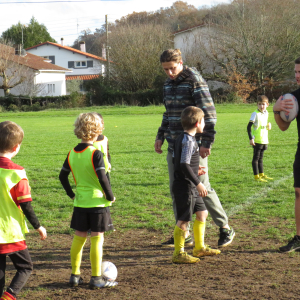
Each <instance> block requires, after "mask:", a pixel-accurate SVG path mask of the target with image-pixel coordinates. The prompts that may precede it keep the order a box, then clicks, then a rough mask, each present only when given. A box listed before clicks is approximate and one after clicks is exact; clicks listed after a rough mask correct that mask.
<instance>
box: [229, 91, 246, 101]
mask: <svg viewBox="0 0 300 300" xmlns="http://www.w3.org/2000/svg"><path fill="white" fill-rule="evenodd" d="M226 100H227V101H226V102H229V103H243V102H244V101H243V98H242V97H240V96H239V95H238V94H237V92H231V93H229V94H228V95H227V99H226Z"/></svg>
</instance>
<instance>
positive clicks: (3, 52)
mask: <svg viewBox="0 0 300 300" xmlns="http://www.w3.org/2000/svg"><path fill="white" fill-rule="evenodd" d="M0 59H2V60H7V61H12V62H15V63H17V64H19V65H24V66H26V67H28V68H30V69H33V70H53V71H66V72H67V71H70V70H68V69H65V68H62V67H59V66H57V65H53V64H51V63H48V62H45V59H44V58H42V57H40V56H37V55H34V54H31V53H26V55H25V56H20V55H16V54H15V49H14V48H13V47H10V46H7V45H4V44H0ZM0 65H1V61H0Z"/></svg>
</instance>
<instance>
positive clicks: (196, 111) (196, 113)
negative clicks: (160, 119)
mask: <svg viewBox="0 0 300 300" xmlns="http://www.w3.org/2000/svg"><path fill="white" fill-rule="evenodd" d="M203 117H204V113H203V111H202V109H200V108H199V107H196V106H188V107H186V108H185V109H184V110H183V111H182V113H181V125H182V127H183V129H184V130H190V129H192V128H194V127H195V125H196V123H197V122H201V119H202V118H203Z"/></svg>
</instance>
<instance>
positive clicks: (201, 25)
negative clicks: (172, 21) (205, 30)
mask: <svg viewBox="0 0 300 300" xmlns="http://www.w3.org/2000/svg"><path fill="white" fill-rule="evenodd" d="M204 25H205V23H204V22H203V23H201V24H198V25H195V26H192V27H188V28H185V29H181V30H178V31H175V32H173V34H174V35H175V34H177V33H180V32H184V31H190V30H192V29H194V28H197V27H203V26H204Z"/></svg>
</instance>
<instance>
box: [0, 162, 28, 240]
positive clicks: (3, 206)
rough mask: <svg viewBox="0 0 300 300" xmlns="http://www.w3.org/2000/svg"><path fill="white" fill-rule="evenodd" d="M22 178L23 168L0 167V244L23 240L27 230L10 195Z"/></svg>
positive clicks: (24, 176)
mask: <svg viewBox="0 0 300 300" xmlns="http://www.w3.org/2000/svg"><path fill="white" fill-rule="evenodd" d="M22 179H27V177H26V172H25V170H8V169H2V168H0V195H1V200H0V244H8V243H16V242H20V241H24V240H25V233H27V232H28V228H27V225H26V222H25V216H24V214H23V212H22V210H21V209H20V208H18V206H17V205H16V203H15V202H14V200H13V199H12V198H11V195H10V190H11V189H12V188H13V187H14V186H15V185H17V184H18V182H19V181H20V180H22Z"/></svg>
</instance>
